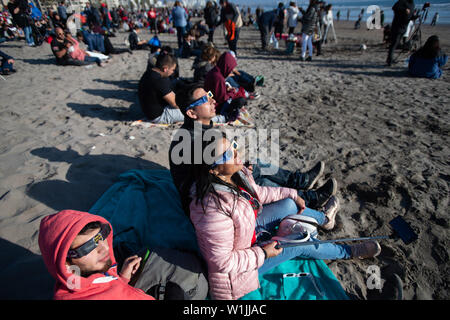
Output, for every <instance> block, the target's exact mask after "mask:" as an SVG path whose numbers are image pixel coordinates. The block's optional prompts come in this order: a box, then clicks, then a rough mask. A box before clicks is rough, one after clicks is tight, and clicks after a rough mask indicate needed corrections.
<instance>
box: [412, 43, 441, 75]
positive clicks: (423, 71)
mask: <svg viewBox="0 0 450 320" xmlns="http://www.w3.org/2000/svg"><path fill="white" fill-rule="evenodd" d="M447 60H448V57H447V55H446V54H442V53H441V48H440V46H439V38H438V36H436V35H434V36H431V37H429V38H428V39H427V42H425V44H424V46H423V47H422V48H420V49H419V50H417V51H416V52H415V53H414V54H413V55H412V56H411V57H410V58H409V64H408V70H409V74H410V75H412V76H415V77H424V78H431V79H438V78H440V77H441V76H442V69H441V68H440V67H442V66H444V65H445V64H446V63H447Z"/></svg>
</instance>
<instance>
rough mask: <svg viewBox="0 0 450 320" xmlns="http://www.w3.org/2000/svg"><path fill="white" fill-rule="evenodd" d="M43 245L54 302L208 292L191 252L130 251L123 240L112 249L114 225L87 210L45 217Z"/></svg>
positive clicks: (202, 294)
mask: <svg viewBox="0 0 450 320" xmlns="http://www.w3.org/2000/svg"><path fill="white" fill-rule="evenodd" d="M39 248H40V250H41V253H42V258H43V259H44V263H45V265H46V267H47V269H48V271H49V273H50V274H51V275H52V276H53V277H54V278H55V280H56V285H55V292H54V297H53V298H54V299H55V300H106V299H107V300H113V299H114V300H155V298H154V297H156V298H157V299H159V300H163V299H164V300H180V299H187V300H197V299H205V298H206V295H207V292H208V284H207V281H206V278H205V276H204V270H203V268H202V266H201V265H200V263H199V261H198V257H197V256H196V255H194V254H193V253H190V252H187V251H179V250H174V249H169V248H160V247H157V248H152V250H151V251H150V250H149V249H147V248H143V249H145V250H140V251H142V254H135V255H132V253H131V252H132V250H131V249H130V248H128V247H127V244H126V243H125V242H120V243H119V244H118V245H117V246H116V247H115V248H114V249H113V233H112V227H111V224H110V223H109V222H108V221H107V220H105V219H104V218H103V217H100V216H96V215H93V214H90V213H87V212H80V211H73V210H63V211H61V212H58V213H56V214H52V215H49V216H47V217H45V218H43V219H42V221H41V224H40V228H39ZM130 253H131V255H129V254H130ZM116 257H117V260H116ZM197 261H198V262H197ZM185 262H187V264H188V265H189V266H190V267H189V269H187V268H185V265H186V264H185ZM181 281H182V282H183V284H182V286H180V284H181Z"/></svg>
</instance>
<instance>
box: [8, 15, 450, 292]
mask: <svg viewBox="0 0 450 320" xmlns="http://www.w3.org/2000/svg"><path fill="white" fill-rule="evenodd" d="M335 27H336V33H337V36H338V43H337V44H335V43H334V42H333V41H331V42H330V43H328V44H327V45H324V46H323V48H322V50H323V54H322V55H321V56H319V57H316V56H314V57H313V61H312V62H301V61H300V60H299V48H297V49H296V51H295V53H294V54H292V55H286V54H284V52H283V49H284V48H285V44H284V42H280V47H281V49H282V50H279V51H272V52H270V53H264V52H261V51H260V50H259V47H260V36H259V32H258V31H257V30H256V29H254V28H253V27H244V28H243V29H242V31H241V36H240V41H239V43H238V66H239V68H240V69H242V70H245V71H247V72H248V73H250V74H253V75H257V74H261V75H263V76H264V77H265V86H264V87H260V88H259V89H258V90H259V91H260V93H261V98H260V99H259V100H255V101H251V102H249V106H248V110H249V113H250V115H251V116H252V117H253V118H254V122H255V124H256V127H257V128H268V129H279V132H280V166H281V167H283V168H286V169H291V170H296V169H301V170H307V169H309V168H311V167H312V166H313V165H314V164H315V163H316V162H317V161H319V160H323V161H325V164H326V167H325V175H324V176H323V178H322V179H321V180H320V182H319V184H321V183H323V182H324V181H325V179H327V178H328V177H329V176H333V177H335V178H336V180H337V182H338V196H339V197H340V199H341V210H340V211H339V213H338V219H337V222H338V223H337V228H336V230H335V231H333V232H331V233H329V234H327V236H326V237H328V238H340V237H350V236H352V237H353V236H355V237H357V236H377V235H384V234H390V233H391V228H390V226H389V224H388V222H389V221H390V220H392V219H393V218H394V217H396V216H398V215H400V216H402V217H403V218H404V219H405V220H406V221H407V222H408V223H409V224H410V225H411V226H412V227H413V229H414V230H415V231H416V232H417V233H418V235H419V239H418V240H417V241H416V242H414V243H412V244H409V245H405V244H404V243H402V242H401V241H394V240H386V241H382V242H381V245H382V253H381V255H380V256H378V257H377V258H374V259H367V260H348V261H334V262H331V261H327V263H328V265H329V267H330V268H331V270H332V271H333V272H334V273H335V275H336V277H337V278H338V279H339V280H340V282H341V284H342V286H343V288H344V289H345V290H346V291H347V293H348V295H349V296H350V297H351V298H354V299H391V298H392V297H393V296H394V293H393V292H394V287H395V286H397V284H398V283H401V286H402V288H403V298H404V299H405V300H410V299H449V298H450V292H449V290H448V286H449V283H450V270H449V263H448V262H449V250H448V248H449V246H450V242H449V241H450V232H449V224H450V218H449V216H448V204H449V195H450V192H449V184H450V161H449V159H450V149H449V148H450V138H449V135H450V116H449V114H450V113H449V106H450V71H449V67H448V65H447V66H445V67H444V75H443V77H442V78H441V79H439V80H428V79H418V78H411V77H409V76H408V74H407V70H406V68H405V66H404V63H403V62H400V63H398V64H396V65H394V66H392V67H386V66H385V60H386V56H387V49H386V48H385V47H384V46H383V45H382V44H381V42H382V30H370V31H369V30H365V29H360V30H353V22H343V21H341V22H335ZM298 29H299V28H298ZM422 31H423V34H422V41H423V42H424V41H425V40H426V38H427V37H428V36H430V35H432V34H437V35H438V36H439V37H440V39H441V47H442V49H443V50H444V51H445V52H447V54H448V53H449V52H450V32H449V31H450V26H437V27H434V28H433V27H429V26H425V27H423V29H422ZM127 37H128V33H122V32H120V33H117V37H115V38H112V39H111V40H112V42H113V43H114V45H115V46H117V47H125V44H124V39H125V38H127ZM141 37H142V38H144V39H150V34H149V33H148V31H145V32H143V33H142V35H141ZM216 39H217V45H218V47H219V49H220V50H225V49H226V46H225V41H224V40H223V37H222V34H221V29H219V30H217V32H216ZM160 40H161V41H162V43H163V44H164V45H171V46H172V47H175V46H176V36H175V35H169V34H162V35H161V36H160ZM361 44H366V46H367V50H360V46H361ZM1 50H2V51H4V52H6V53H8V54H9V55H11V56H13V57H14V59H15V61H16V63H15V67H16V69H17V73H15V74H13V75H10V76H7V78H6V80H1V79H0V106H1V107H0V112H1V115H0V117H1V120H2V126H1V128H0V212H1V217H0V267H1V269H2V272H1V274H0V282H1V283H2V286H1V288H0V298H1V299H51V298H52V295H53V285H54V281H53V279H52V278H51V276H50V275H49V274H48V272H47V270H46V268H45V266H44V263H43V261H42V258H41V256H40V252H39V246H38V230H39V223H40V220H41V219H42V218H43V217H44V216H46V215H48V214H52V213H55V212H57V211H59V210H62V209H76V210H82V211H87V210H89V208H90V207H91V206H92V205H93V204H94V203H95V202H96V201H97V200H98V199H99V198H100V196H101V195H102V194H103V193H104V192H105V191H106V190H107V189H108V188H109V187H110V186H111V185H112V184H113V183H114V180H115V178H116V177H117V176H118V175H119V174H120V173H123V172H125V171H127V170H130V169H158V168H168V167H169V160H168V149H169V143H170V139H171V135H172V133H173V128H144V127H142V126H132V125H131V124H132V123H133V122H134V121H135V120H139V119H142V118H143V115H142V113H141V111H140V109H139V105H138V104H137V95H136V92H137V83H138V81H139V79H140V77H141V75H142V74H143V73H144V71H145V69H146V65H147V58H148V51H137V52H134V54H132V55H130V54H128V53H125V54H121V55H115V56H114V57H113V59H112V61H111V62H110V63H108V64H106V66H105V67H103V68H100V67H97V66H96V65H94V66H93V67H91V68H86V67H72V66H68V67H61V66H57V65H56V64H55V59H54V56H53V54H52V52H51V49H50V46H49V44H47V43H44V44H43V45H42V46H40V47H36V48H31V47H28V46H26V45H25V43H24V41H21V42H17V41H14V42H9V43H3V44H2V45H1ZM404 58H406V56H405V57H404ZM192 62H193V58H190V59H179V64H180V75H181V76H182V77H191V76H192V70H191V66H192ZM371 265H376V266H378V267H379V268H381V277H382V278H383V279H384V280H386V282H385V283H384V286H383V289H382V290H381V292H380V291H379V290H369V289H368V288H367V279H368V276H369V274H368V273H367V270H368V268H369V266H371Z"/></svg>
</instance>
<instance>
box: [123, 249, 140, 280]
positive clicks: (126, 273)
mask: <svg viewBox="0 0 450 320" xmlns="http://www.w3.org/2000/svg"><path fill="white" fill-rule="evenodd" d="M141 260H142V258H141V257H138V256H136V255H135V256H131V257H129V258H127V259H126V260H125V262H124V263H123V266H122V270H121V271H120V276H121V277H123V278H125V279H128V280H130V279H131V276H132V275H134V274H135V273H136V271H137V270H138V269H139V266H140V265H141Z"/></svg>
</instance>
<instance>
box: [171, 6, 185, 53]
mask: <svg viewBox="0 0 450 320" xmlns="http://www.w3.org/2000/svg"><path fill="white" fill-rule="evenodd" d="M187 18H188V15H187V13H186V10H185V9H184V8H183V7H182V6H181V3H180V1H175V6H174V8H173V9H172V19H173V26H174V27H175V28H176V29H177V39H178V49H180V48H181V46H182V45H183V35H184V34H185V33H186V25H187Z"/></svg>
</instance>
